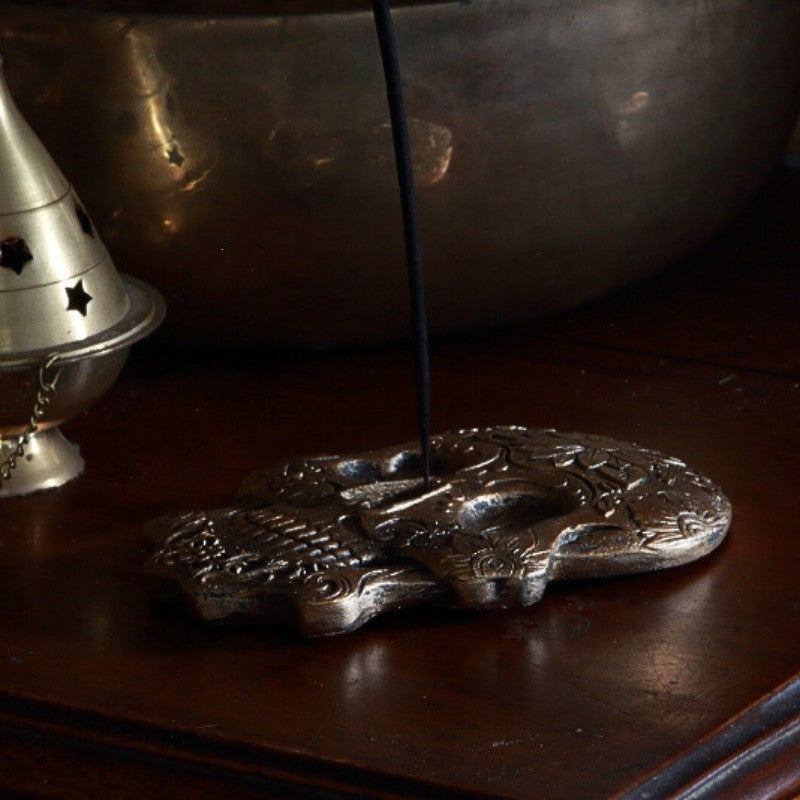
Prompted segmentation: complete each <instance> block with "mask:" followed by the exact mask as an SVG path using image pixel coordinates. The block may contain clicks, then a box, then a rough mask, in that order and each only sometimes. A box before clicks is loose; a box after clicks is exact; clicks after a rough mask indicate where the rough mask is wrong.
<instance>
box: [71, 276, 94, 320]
mask: <svg viewBox="0 0 800 800" xmlns="http://www.w3.org/2000/svg"><path fill="white" fill-rule="evenodd" d="M67 298H68V303H67V311H79V312H80V313H81V314H82V315H83V316H84V317H85V316H86V306H88V305H89V301H90V300H91V299H92V296H91V295H90V294H89V293H88V292H87V291H85V290H84V288H83V281H82V280H80V281H78V282H77V283H76V284H75V285H74V286H73V287H72V288H70V287H69V286H67Z"/></svg>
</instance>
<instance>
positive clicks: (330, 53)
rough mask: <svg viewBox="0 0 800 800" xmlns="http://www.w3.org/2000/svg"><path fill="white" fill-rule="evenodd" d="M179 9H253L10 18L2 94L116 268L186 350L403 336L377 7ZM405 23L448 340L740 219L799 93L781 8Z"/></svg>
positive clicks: (430, 266) (693, 4)
mask: <svg viewBox="0 0 800 800" xmlns="http://www.w3.org/2000/svg"><path fill="white" fill-rule="evenodd" d="M190 5H191V6H192V7H198V8H200V7H202V8H206V9H207V8H209V7H210V6H213V8H215V9H217V10H222V11H230V12H232V13H233V12H236V11H237V10H240V9H242V8H243V9H244V10H246V11H250V12H254V9H256V7H258V8H263V9H264V13H265V16H262V17H246V18H243V17H214V16H211V15H209V16H198V15H187V16H183V17H180V16H166V15H164V16H157V15H155V14H148V13H146V11H143V10H142V9H153V8H155V6H156V4H154V3H142V2H132V3H124V2H115V3H111V4H106V3H101V2H99V1H98V2H93V3H88V2H83V3H76V4H72V3H71V4H70V6H71V7H72V6H78V7H81V6H83V7H86V6H92V7H94V8H98V7H101V6H106V7H108V8H111V9H112V12H111V13H107V14H100V13H97V14H94V13H89V12H85V13H81V12H79V11H75V10H74V9H73V8H71V9H70V10H69V11H64V10H60V11H59V10H57V9H51V8H47V7H46V6H41V7H38V8H31V7H28V8H26V7H22V6H20V5H17V4H13V3H0V12H2V13H0V48H2V50H3V52H4V53H5V55H6V59H7V62H8V66H9V77H10V79H11V80H12V82H13V87H14V89H15V92H16V94H17V96H18V97H19V98H20V99H21V100H22V101H23V104H24V109H25V111H26V113H27V114H28V116H29V118H30V119H31V120H32V121H33V122H35V125H36V127H37V129H38V130H40V131H41V133H42V135H43V136H44V138H45V141H46V142H47V144H48V146H49V147H50V148H51V150H52V151H53V152H54V153H55V155H56V157H57V159H58V160H59V163H61V164H62V166H64V168H65V169H66V171H67V174H68V176H70V177H71V178H72V179H73V180H74V181H75V182H76V185H77V187H78V190H79V192H80V193H81V196H82V197H83V198H84V199H85V201H86V202H87V204H88V205H89V207H90V208H91V209H92V213H93V215H94V217H95V219H96V222H97V224H98V226H99V229H100V232H101V234H102V236H103V238H104V239H105V240H106V242H107V243H108V245H109V247H110V249H111V251H112V253H113V254H114V257H115V259H116V261H117V263H118V265H119V266H121V267H122V268H124V269H126V270H130V271H131V272H134V273H135V274H139V275H141V276H143V277H145V278H149V279H150V280H152V281H153V282H154V283H156V284H157V285H159V286H160V287H163V288H164V290H165V292H166V294H167V297H168V298H170V297H173V298H175V300H176V301H178V300H179V301H180V302H179V303H177V302H176V303H175V304H173V305H174V308H173V313H172V315H171V320H170V330H171V332H172V334H173V336H176V337H181V338H184V339H195V340H196V339H204V340H206V341H214V342H215V343H220V342H223V343H224V342H228V343H234V342H266V343H270V344H308V343H335V342H352V341H371V340H376V339H387V338H393V337H397V336H405V335H406V332H407V321H406V308H405V302H404V298H405V285H404V280H405V272H404V268H403V263H402V244H401V231H400V228H401V226H400V212H399V205H398V201H397V193H396V187H395V183H394V175H393V166H392V156H391V139H390V133H389V128H388V124H387V123H388V112H387V108H386V100H385V94H384V91H383V86H382V83H381V69H380V59H379V54H378V47H377V43H376V40H375V33H374V30H373V25H372V20H371V17H370V14H369V10H368V8H367V5H368V4H366V3H358V2H353V3H347V2H341V3H336V4H330V3H323V2H322V0H318V1H317V2H314V1H313V0H304V1H303V2H301V1H300V0H296V1H295V2H292V0H284V1H283V2H274V3H269V2H267V3H265V4H263V5H260V4H259V5H258V6H256V4H255V3H245V4H242V3H232V4H227V3H225V4H223V3H222V2H219V3H212V4H209V3H205V4H203V5H202V6H200V5H199V4H189V3H185V2H184V3H178V4H177V5H176V4H175V3H172V4H169V5H168V6H167V8H178V9H179V10H186V9H187V8H189V6H190ZM398 6H399V7H396V8H395V12H394V18H395V25H396V29H397V35H398V44H399V49H400V55H401V62H402V67H403V73H404V81H405V94H406V102H407V106H408V111H409V115H410V117H411V118H412V119H411V129H412V137H413V138H414V156H415V159H416V168H417V172H418V175H417V179H418V190H419V204H420V212H421V219H422V233H423V242H424V249H425V256H426V267H427V283H428V287H427V288H428V300H429V307H430V312H431V313H430V317H431V320H432V324H433V326H434V328H436V329H438V330H440V331H441V330H443V329H454V328H459V327H471V326H477V325H487V324H496V323H498V322H502V321H507V320H513V319H519V318H523V317H529V316H531V315H533V314H537V313H540V312H543V311H549V310H554V309H558V308H564V307H566V306H569V305H572V304H574V303H577V302H579V301H583V300H586V299H587V298H590V297H593V296H596V295H598V294H599V293H602V292H604V291H607V290H609V289H611V288H613V287H615V286H619V285H621V284H624V283H626V282H628V281H630V280H632V279H635V278H637V277H640V276H643V275H646V274H648V273H651V272H653V271H654V270H656V269H658V268H660V267H661V266H663V265H665V264H667V263H669V262H670V261H672V260H674V259H676V258H677V257H679V256H681V255H682V254H684V253H685V252H686V251H687V250H689V249H690V248H691V247H693V246H694V245H696V244H698V243H699V242H701V241H702V240H703V239H705V238H707V237H708V236H709V235H710V234H711V233H712V232H713V231H714V230H716V229H717V228H718V227H719V226H720V225H721V224H723V223H724V222H725V221H726V220H728V219H730V218H731V216H732V215H733V214H734V213H735V212H736V211H737V210H738V209H739V208H741V207H742V205H743V204H744V202H745V201H746V199H747V197H748V196H749V195H750V194H751V193H752V192H753V191H754V189H755V187H756V186H757V185H758V183H759V181H760V180H761V179H762V177H763V176H764V175H765V174H766V172H767V171H768V169H769V167H770V165H771V164H773V163H775V161H776V160H777V158H778V156H779V154H780V151H781V148H782V147H783V145H784V144H785V141H786V139H787V137H788V134H789V130H790V127H791V124H792V119H793V117H794V116H795V115H796V111H797V105H798V103H799V102H800V4H798V3H797V2H796V0H771V1H770V2H752V0H725V2H716V1H715V2H699V0H671V2H668V3H666V2H663V0H607V2H602V3H601V2H597V0H503V2H501V3H498V2H492V1H491V0H473V2H470V3H464V2H455V1H454V2H439V3H432V4H429V3H416V4H413V5H408V4H398ZM345 7H352V9H355V10H348V11H344V10H342V9H344V8H345ZM121 9H133V10H131V11H130V12H125V11H123V10H121ZM300 10H302V11H303V12H305V13H304V14H302V15H301V14H298V13H294V12H296V11H300ZM323 12H330V13H323ZM487 275H490V279H487Z"/></svg>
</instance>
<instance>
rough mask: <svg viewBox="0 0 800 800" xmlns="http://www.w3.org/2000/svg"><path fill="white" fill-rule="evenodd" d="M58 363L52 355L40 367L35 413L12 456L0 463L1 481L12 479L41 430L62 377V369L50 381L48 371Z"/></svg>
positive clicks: (56, 357) (56, 371) (55, 356)
mask: <svg viewBox="0 0 800 800" xmlns="http://www.w3.org/2000/svg"><path fill="white" fill-rule="evenodd" d="M57 361H58V353H51V354H50V355H49V356H47V358H45V360H44V361H42V363H41V364H40V365H39V387H38V389H37V391H36V400H35V402H34V404H33V411H31V416H30V419H29V420H28V426H27V427H26V428H25V431H24V432H23V433H21V434H20V435H19V436H17V441H16V445H15V447H14V451H13V452H12V453H11V455H10V456H9V457H8V458H7V459H6V460H5V461H3V462H2V463H0V481H7V480H10V479H11V473H12V472H13V471H14V470H15V469H16V468H17V459H19V458H22V457H23V456H24V455H25V447H26V446H27V445H28V443H29V442H30V440H31V436H32V435H33V434H34V433H36V431H37V430H39V421H40V420H41V419H42V417H43V416H44V412H45V411H46V409H47V406H48V405H49V404H50V401H51V400H52V399H53V394H54V393H55V391H56V384H57V383H58V379H59V377H60V376H61V367H58V368H57V369H56V370H55V373H54V374H53V376H52V378H50V379H49V380H48V377H47V372H48V370H51V369H53V367H55V364H56V362H57Z"/></svg>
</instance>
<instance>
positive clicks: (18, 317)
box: [0, 62, 164, 497]
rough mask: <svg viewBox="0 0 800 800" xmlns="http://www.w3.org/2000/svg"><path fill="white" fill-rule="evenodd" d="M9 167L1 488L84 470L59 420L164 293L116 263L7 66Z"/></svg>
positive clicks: (49, 482) (92, 396) (0, 323)
mask: <svg viewBox="0 0 800 800" xmlns="http://www.w3.org/2000/svg"><path fill="white" fill-rule="evenodd" d="M0 66H2V62H0ZM0 176H2V179H1V180H0V497H8V496H11V495H18V494H28V493H30V492H34V491H38V490H41V489H47V488H50V487H54V486H60V485H61V484H63V483H65V482H67V481H68V480H70V479H71V478H74V477H75V476H76V475H79V474H80V473H81V472H82V470H83V461H82V459H81V457H80V454H79V453H78V450H77V448H76V447H75V446H74V445H71V444H70V443H69V442H68V441H67V440H66V439H65V438H64V436H63V435H62V434H61V432H60V431H59V429H58V426H59V424H60V423H61V422H63V421H65V420H67V419H69V418H70V417H73V416H75V415H76V414H78V413H80V412H81V411H83V410H85V409H86V408H88V407H89V406H90V405H91V404H92V403H93V402H94V401H95V400H96V399H97V398H98V397H99V396H100V395H102V394H103V392H105V391H106V389H108V387H109V386H110V385H111V384H112V383H113V381H114V379H115V378H116V377H117V374H118V373H119V371H120V369H121V368H122V365H123V363H124V361H125V358H126V355H127V352H128V348H129V347H130V345H131V344H133V342H135V341H137V340H138V339H141V338H142V337H143V336H146V335H147V334H148V333H150V332H151V331H152V330H153V329H154V328H155V327H156V326H157V325H158V324H159V323H160V321H161V319H162V318H163V315H164V303H163V300H162V299H161V296H160V295H159V294H158V293H157V292H156V291H155V290H153V289H152V288H150V287H149V286H147V285H145V284H143V283H141V282H139V281H137V280H135V279H134V278H130V277H128V276H125V275H120V274H119V273H118V272H117V271H116V269H115V268H114V264H113V263H112V261H111V258H110V257H109V255H108V252H107V251H106V249H105V247H104V246H103V243H102V242H101V241H100V237H99V236H98V233H97V231H96V229H95V227H94V225H93V223H92V221H91V219H90V218H89V215H88V214H87V212H86V209H85V208H84V206H83V204H82V203H81V201H80V199H79V198H78V196H77V194H76V193H75V191H74V189H72V187H71V186H70V185H69V183H68V182H67V181H66V179H65V178H64V176H63V175H62V174H61V171H60V170H59V169H58V167H57V166H56V165H55V163H54V162H53V160H52V159H51V158H50V156H49V155H48V153H47V151H46V150H45V148H44V146H43V145H42V143H41V142H40V141H39V139H38V138H37V137H36V135H35V134H34V133H33V131H32V130H31V129H30V127H29V126H28V125H27V123H26V122H25V120H24V119H23V118H22V115H21V114H20V112H19V111H18V109H17V107H16V106H15V105H14V102H13V100H12V99H11V96H10V94H9V92H8V88H7V86H6V84H5V80H4V79H3V77H2V74H0ZM110 191H112V192H113V187H110Z"/></svg>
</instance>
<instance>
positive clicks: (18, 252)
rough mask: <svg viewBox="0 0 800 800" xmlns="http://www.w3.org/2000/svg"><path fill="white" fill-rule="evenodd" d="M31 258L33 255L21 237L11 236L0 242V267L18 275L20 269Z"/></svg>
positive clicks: (20, 271)
mask: <svg viewBox="0 0 800 800" xmlns="http://www.w3.org/2000/svg"><path fill="white" fill-rule="evenodd" d="M32 258H33V254H32V253H31V251H30V249H29V248H28V245H27V243H26V242H25V240H24V239H23V238H22V237H21V236H11V237H9V238H8V239H3V241H2V242H0V267H5V268H6V269H10V270H11V271H12V272H16V273H17V275H20V274H21V273H22V268H23V267H24V266H25V265H26V264H27V263H28V262H29V261H30V260H31V259H32Z"/></svg>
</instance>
